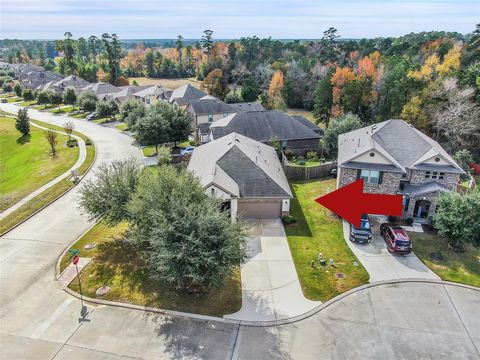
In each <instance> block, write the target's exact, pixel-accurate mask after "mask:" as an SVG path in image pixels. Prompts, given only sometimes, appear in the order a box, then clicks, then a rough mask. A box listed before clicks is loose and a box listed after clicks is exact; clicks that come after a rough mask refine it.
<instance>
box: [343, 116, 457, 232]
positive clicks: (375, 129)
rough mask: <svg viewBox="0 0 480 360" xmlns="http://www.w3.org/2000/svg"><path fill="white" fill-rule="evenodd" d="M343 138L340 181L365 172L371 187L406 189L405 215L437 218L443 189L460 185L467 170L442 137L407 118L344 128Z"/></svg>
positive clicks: (392, 191) (403, 192) (402, 192)
mask: <svg viewBox="0 0 480 360" xmlns="http://www.w3.org/2000/svg"><path fill="white" fill-rule="evenodd" d="M399 141H400V142H403V143H404V146H399ZM338 143H339V154H338V177H337V187H343V186H345V185H348V184H350V183H352V182H354V181H356V180H358V179H360V178H363V179H364V191H365V192H368V193H382V194H399V195H402V196H403V206H404V208H403V215H402V217H403V218H414V220H415V221H419V222H431V220H432V217H433V214H434V213H435V210H436V206H437V198H438V196H439V194H440V193H442V192H447V191H455V190H456V188H457V184H458V182H459V180H460V175H461V174H462V173H464V172H463V170H462V169H461V168H460V166H459V165H458V164H457V163H456V162H455V161H454V160H453V159H452V158H451V157H450V156H449V155H448V154H447V153H446V152H445V150H443V149H442V148H441V147H440V145H438V143H436V142H435V141H433V140H432V139H429V138H427V137H426V136H425V135H424V134H422V133H420V132H419V131H418V130H416V129H415V128H413V127H412V126H410V125H409V124H407V123H405V122H403V121H402V120H387V121H385V122H383V123H380V124H376V125H373V126H371V127H366V128H362V129H358V130H354V131H352V132H350V133H346V134H342V135H340V136H339V139H338ZM385 215H388V214H385Z"/></svg>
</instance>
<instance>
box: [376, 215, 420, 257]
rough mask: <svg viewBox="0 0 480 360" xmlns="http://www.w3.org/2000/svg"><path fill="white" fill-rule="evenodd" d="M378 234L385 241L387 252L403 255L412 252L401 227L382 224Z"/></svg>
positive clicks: (408, 240)
mask: <svg viewBox="0 0 480 360" xmlns="http://www.w3.org/2000/svg"><path fill="white" fill-rule="evenodd" d="M380 234H381V235H382V237H383V238H384V239H385V242H386V243H387V248H388V251H389V252H391V253H393V254H405V255H406V254H410V253H411V252H412V242H411V241H410V239H409V237H408V234H407V232H406V231H405V229H404V228H402V227H401V226H398V225H392V224H389V223H384V224H382V225H380Z"/></svg>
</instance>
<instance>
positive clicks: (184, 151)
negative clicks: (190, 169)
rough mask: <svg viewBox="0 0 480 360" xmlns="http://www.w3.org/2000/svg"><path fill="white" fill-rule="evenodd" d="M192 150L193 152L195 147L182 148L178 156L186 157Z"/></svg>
mask: <svg viewBox="0 0 480 360" xmlns="http://www.w3.org/2000/svg"><path fill="white" fill-rule="evenodd" d="M193 150H195V146H187V147H186V148H183V149H182V151H180V154H182V155H188V154H191V153H192V152H193Z"/></svg>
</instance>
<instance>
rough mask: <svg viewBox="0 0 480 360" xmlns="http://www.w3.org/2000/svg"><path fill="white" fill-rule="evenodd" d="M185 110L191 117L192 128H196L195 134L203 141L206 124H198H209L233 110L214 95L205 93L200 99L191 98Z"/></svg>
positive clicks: (206, 134)
mask: <svg viewBox="0 0 480 360" xmlns="http://www.w3.org/2000/svg"><path fill="white" fill-rule="evenodd" d="M187 112H188V113H189V115H190V117H191V118H192V123H193V128H194V129H197V136H198V138H199V139H200V141H202V142H203V143H205V142H207V141H208V126H207V125H203V126H202V127H199V126H200V124H210V123H212V122H214V121H217V120H219V119H222V118H224V117H226V116H228V115H230V114H233V113H234V112H235V110H234V109H233V107H231V106H230V105H228V104H226V103H224V102H223V101H222V100H220V99H217V98H216V97H214V96H211V95H206V96H204V97H201V98H200V99H197V100H193V101H191V102H190V103H189V104H188V105H187Z"/></svg>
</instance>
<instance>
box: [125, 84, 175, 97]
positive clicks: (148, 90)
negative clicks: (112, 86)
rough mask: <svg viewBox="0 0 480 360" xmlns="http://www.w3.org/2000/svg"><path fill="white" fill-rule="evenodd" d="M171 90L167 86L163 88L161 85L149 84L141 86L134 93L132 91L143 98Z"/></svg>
mask: <svg viewBox="0 0 480 360" xmlns="http://www.w3.org/2000/svg"><path fill="white" fill-rule="evenodd" d="M167 91H171V90H170V89H168V88H164V87H163V86H158V85H153V86H152V85H150V86H147V87H143V88H142V89H139V90H138V91H136V92H135V93H133V95H134V96H136V97H139V98H145V97H146V96H152V95H153V96H158V95H163V94H165V92H167Z"/></svg>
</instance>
